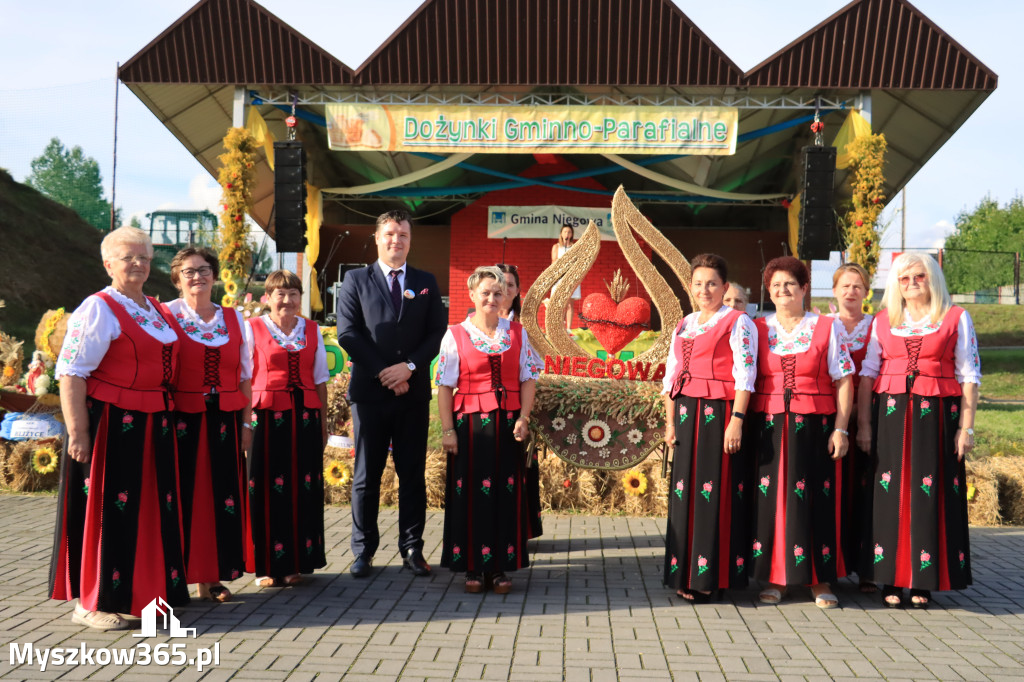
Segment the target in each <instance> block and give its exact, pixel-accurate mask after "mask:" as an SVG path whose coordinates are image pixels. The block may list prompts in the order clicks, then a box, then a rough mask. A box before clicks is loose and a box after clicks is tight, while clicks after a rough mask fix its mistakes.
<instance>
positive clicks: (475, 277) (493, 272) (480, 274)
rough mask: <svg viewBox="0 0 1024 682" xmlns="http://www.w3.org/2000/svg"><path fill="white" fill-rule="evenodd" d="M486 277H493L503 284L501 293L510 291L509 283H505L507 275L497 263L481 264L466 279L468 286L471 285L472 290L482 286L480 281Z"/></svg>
mask: <svg viewBox="0 0 1024 682" xmlns="http://www.w3.org/2000/svg"><path fill="white" fill-rule="evenodd" d="M485 279H493V280H495V281H497V282H498V284H499V285H501V293H502V294H503V295H504V294H507V293H508V285H507V284H506V283H505V275H504V273H502V272H501V270H500V269H499V268H498V266H496V265H481V266H480V267H479V268H477V269H476V270H474V271H473V274H472V275H470V276H469V279H467V280H466V286H467V287H469V290H470V291H473V290H475V289H476V288H477V287H478V286H480V282H482V281H483V280H485Z"/></svg>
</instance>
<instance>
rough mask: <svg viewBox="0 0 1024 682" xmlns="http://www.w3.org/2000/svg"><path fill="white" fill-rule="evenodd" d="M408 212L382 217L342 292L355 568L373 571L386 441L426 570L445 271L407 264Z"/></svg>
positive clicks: (413, 562)
mask: <svg viewBox="0 0 1024 682" xmlns="http://www.w3.org/2000/svg"><path fill="white" fill-rule="evenodd" d="M409 220H410V216H409V214H408V213H406V212H405V211H388V212H387V213H385V214H383V215H381V216H380V217H379V218H377V229H376V231H375V233H374V242H375V243H376V244H377V255H378V260H377V262H375V263H371V264H370V265H368V266H367V267H365V268H361V269H359V270H350V271H349V272H348V273H347V274H346V275H345V279H344V281H343V282H342V284H341V292H340V293H339V296H338V343H339V344H340V345H341V347H342V348H344V349H345V350H346V351H347V352H348V354H349V355H350V356H351V358H352V379H351V382H350V383H349V389H348V400H349V403H350V404H351V405H352V425H353V428H354V430H355V443H356V461H355V471H354V475H353V478H352V553H353V554H354V555H355V556H356V559H355V561H354V562H353V564H352V568H351V572H352V575H354V576H356V577H359V578H362V577H365V576H367V575H369V573H370V566H371V562H372V559H373V555H374V553H375V552H376V551H377V547H378V545H379V544H380V532H379V530H378V528H377V511H378V508H379V499H380V479H381V475H382V474H383V473H384V466H385V465H386V464H387V459H388V445H390V446H391V449H392V450H391V456H392V458H393V459H394V462H395V472H396V473H397V474H398V480H399V488H398V535H399V537H398V548H399V550H400V551H401V554H402V561H403V562H404V565H405V566H407V567H408V568H410V569H412V571H413V573H415V574H416V575H428V574H429V573H430V565H429V564H427V562H426V560H425V559H424V558H423V526H424V524H425V522H426V508H427V493H426V483H425V468H426V452H427V422H428V421H429V419H430V398H431V393H430V376H429V375H430V363H431V362H432V361H433V360H434V358H435V357H436V356H437V353H438V349H439V348H440V346H441V337H443V336H444V332H445V329H446V326H447V320H446V315H445V311H444V304H443V303H442V302H441V291H440V290H439V289H438V286H437V280H436V279H435V278H434V276H433V275H432V274H430V273H429V272H424V271H422V270H416V269H415V268H410V267H408V266H407V264H406V259H407V257H408V255H409V246H410V243H411V241H412V228H411V226H410V224H409Z"/></svg>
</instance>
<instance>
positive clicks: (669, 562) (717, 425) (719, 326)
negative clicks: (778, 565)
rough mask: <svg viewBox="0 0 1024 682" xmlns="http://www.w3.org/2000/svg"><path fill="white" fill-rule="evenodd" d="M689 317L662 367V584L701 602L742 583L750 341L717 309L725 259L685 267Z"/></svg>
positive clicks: (737, 320)
mask: <svg viewBox="0 0 1024 682" xmlns="http://www.w3.org/2000/svg"><path fill="white" fill-rule="evenodd" d="M690 269H691V273H692V274H691V278H690V292H691V293H692V294H693V297H694V299H695V300H696V301H697V307H698V310H697V312H694V313H691V314H689V315H687V316H686V317H685V318H683V320H682V321H681V322H680V323H679V325H678V326H677V327H676V331H675V334H673V336H672V346H671V350H670V352H669V357H668V362H667V363H666V365H665V379H664V382H663V388H664V390H663V391H662V395H663V396H664V400H665V414H666V415H667V417H668V418H667V419H666V422H665V441H666V442H668V443H669V445H674V446H675V448H674V450H673V453H672V478H671V481H670V483H669V496H668V531H667V534H666V538H665V577H664V582H665V584H666V585H668V586H669V587H671V588H674V589H675V590H676V594H678V595H679V596H680V597H682V598H684V599H686V600H688V601H691V602H698V603H703V602H707V601H710V600H711V599H714V598H716V596H717V594H718V593H719V591H720V590H721V589H724V588H727V587H730V588H739V587H744V586H745V585H746V584H747V567H746V562H747V559H749V554H750V551H749V546H750V545H749V538H750V528H749V518H748V516H749V515H748V514H747V500H749V499H750V497H749V495H750V476H749V475H748V473H747V472H748V471H749V468H750V467H749V466H748V465H749V461H748V459H747V458H746V457H745V456H744V455H745V452H746V450H745V449H744V448H743V431H744V429H743V425H744V421H745V419H746V414H745V412H746V410H747V404H748V403H749V401H750V393H751V391H752V390H753V388H754V379H755V377H756V375H757V366H756V361H755V358H756V357H757V335H756V333H755V331H754V323H753V322H752V321H751V320H750V318H749V317H747V316H746V315H745V314H744V313H741V312H740V311H738V310H734V309H733V308H731V307H729V306H727V305H725V304H724V302H723V299H724V297H725V293H726V291H727V290H728V287H729V285H728V271H727V266H726V263H725V260H724V259H723V258H721V257H720V256H716V255H714V254H707V253H705V254H701V255H699V256H697V257H696V258H694V259H693V260H692V261H690Z"/></svg>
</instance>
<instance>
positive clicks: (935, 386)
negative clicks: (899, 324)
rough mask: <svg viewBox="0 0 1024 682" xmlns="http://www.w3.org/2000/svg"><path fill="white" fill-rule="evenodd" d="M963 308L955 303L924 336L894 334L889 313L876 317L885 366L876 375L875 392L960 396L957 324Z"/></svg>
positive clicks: (877, 332)
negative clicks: (937, 328) (956, 364)
mask: <svg viewBox="0 0 1024 682" xmlns="http://www.w3.org/2000/svg"><path fill="white" fill-rule="evenodd" d="M963 313H964V309H963V308H960V307H959V306H953V307H952V308H950V309H949V312H947V313H946V316H945V317H944V318H943V320H942V325H941V326H940V327H939V330H938V331H936V332H933V333H931V334H925V335H924V336H906V337H903V336H895V335H894V334H893V333H892V328H891V327H890V326H889V316H888V315H884V314H883V315H879V316H878V319H876V320H875V324H876V325H877V327H876V335H877V336H878V343H879V345H880V346H881V347H882V366H881V369H879V371H878V377H876V378H875V387H874V391H875V393H907V392H908V391H909V392H910V393H914V394H915V395H928V396H942V397H951V396H958V395H960V391H961V389H960V384H959V383H957V380H956V372H955V368H954V364H953V363H954V355H955V353H956V341H957V325H958V324H959V323H960V316H961V315H963Z"/></svg>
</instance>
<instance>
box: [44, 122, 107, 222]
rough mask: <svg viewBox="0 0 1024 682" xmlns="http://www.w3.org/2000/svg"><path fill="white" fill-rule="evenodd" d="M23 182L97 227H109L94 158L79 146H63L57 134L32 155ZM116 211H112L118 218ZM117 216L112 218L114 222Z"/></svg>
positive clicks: (101, 179)
mask: <svg viewBox="0 0 1024 682" xmlns="http://www.w3.org/2000/svg"><path fill="white" fill-rule="evenodd" d="M31 165H32V172H31V173H29V176H28V178H26V179H25V183H26V184H27V185H29V186H30V187H33V188H35V189H37V190H39V191H40V192H41V193H43V194H45V195H46V196H48V197H49V198H50V199H53V200H54V201H56V202H57V203H59V204H63V205H64V206H67V207H68V208H70V209H71V210H73V211H74V212H75V213H77V214H78V215H80V216H82V219H83V220H85V221H86V222H87V223H89V224H90V225H92V226H93V227H95V228H96V229H98V230H107V229H109V228H110V211H111V206H110V202H109V201H107V200H106V199H104V198H103V184H102V183H103V178H102V177H101V176H100V166H99V164H98V163H97V162H96V159H93V158H91V157H88V156H86V155H85V152H83V151H82V148H81V147H73V148H72V149H70V150H69V149H67V148H66V147H65V146H64V145H63V144H62V143H61V141H60V140H59V139H58V138H56V137H55V138H53V139H51V140H50V143H49V144H48V145H46V149H44V150H43V153H42V154H41V155H40V156H37V157H36V158H34V159H32V164H31ZM119 214H120V211H118V212H117V213H115V219H119V217H120V216H119ZM117 222H118V220H115V224H117Z"/></svg>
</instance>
